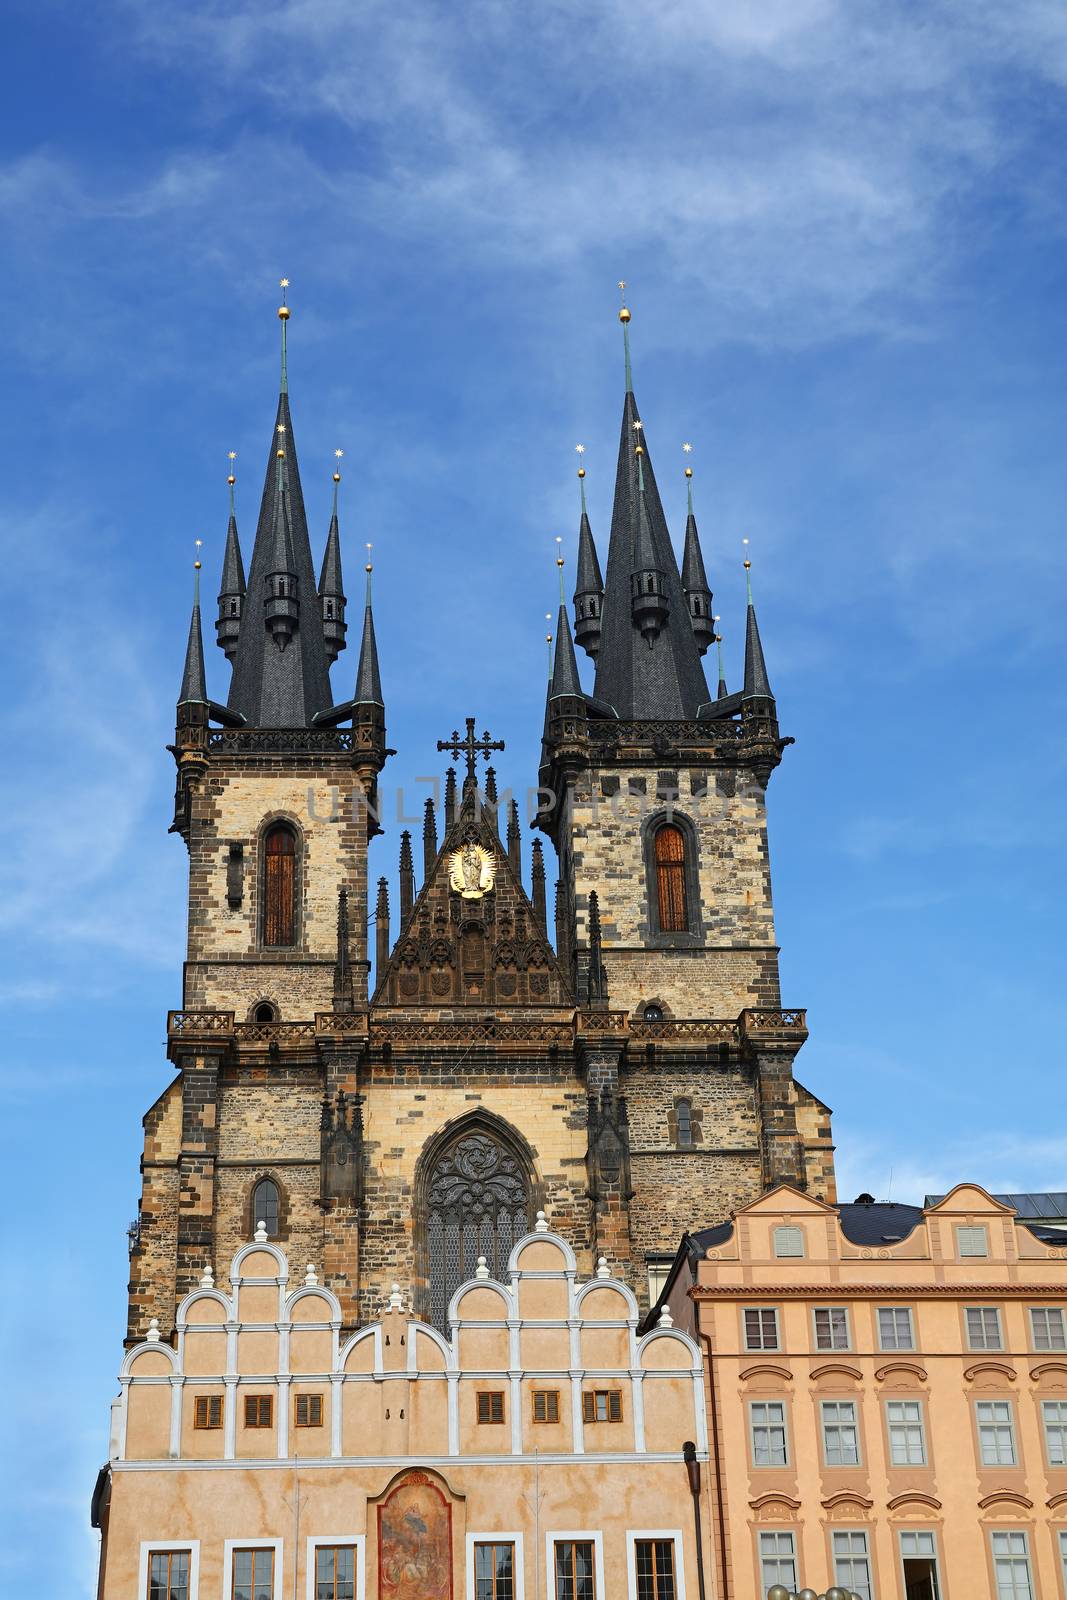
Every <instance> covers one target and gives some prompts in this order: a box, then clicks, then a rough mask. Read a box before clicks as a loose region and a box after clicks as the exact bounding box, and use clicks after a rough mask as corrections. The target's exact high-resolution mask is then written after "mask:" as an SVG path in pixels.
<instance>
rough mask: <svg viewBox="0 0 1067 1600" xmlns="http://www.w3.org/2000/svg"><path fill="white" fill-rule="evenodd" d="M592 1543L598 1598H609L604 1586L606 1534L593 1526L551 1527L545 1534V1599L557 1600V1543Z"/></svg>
mask: <svg viewBox="0 0 1067 1600" xmlns="http://www.w3.org/2000/svg"><path fill="white" fill-rule="evenodd" d="M557 1541H559V1542H560V1543H561V1544H577V1543H579V1542H580V1543H583V1544H591V1545H592V1546H593V1582H594V1583H595V1585H596V1600H608V1595H607V1591H606V1589H605V1588H604V1535H603V1534H602V1533H596V1532H594V1530H593V1529H592V1528H579V1529H578V1531H577V1532H574V1531H573V1530H572V1529H570V1528H550V1529H549V1530H548V1532H547V1533H546V1534H545V1600H555V1595H556V1543H557Z"/></svg>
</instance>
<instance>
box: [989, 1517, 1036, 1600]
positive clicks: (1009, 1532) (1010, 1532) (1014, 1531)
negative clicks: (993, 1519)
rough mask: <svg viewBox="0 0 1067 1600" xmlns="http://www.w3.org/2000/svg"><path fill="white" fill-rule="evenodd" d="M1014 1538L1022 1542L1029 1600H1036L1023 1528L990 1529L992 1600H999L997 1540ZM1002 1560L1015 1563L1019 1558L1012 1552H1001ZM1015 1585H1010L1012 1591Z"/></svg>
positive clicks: (1028, 1539) (1028, 1540) (1027, 1538)
mask: <svg viewBox="0 0 1067 1600" xmlns="http://www.w3.org/2000/svg"><path fill="white" fill-rule="evenodd" d="M1012 1537H1015V1538H1017V1539H1021V1540H1022V1542H1023V1548H1022V1558H1023V1560H1025V1562H1026V1582H1027V1586H1028V1587H1029V1590H1030V1600H1037V1591H1036V1590H1035V1588H1034V1564H1033V1562H1032V1560H1031V1559H1030V1538H1029V1535H1028V1534H1027V1532H1026V1529H1025V1528H990V1530H989V1554H990V1559H991V1560H992V1563H993V1595H994V1600H999V1596H1000V1584H999V1583H998V1582H997V1540H998V1539H1010V1538H1012ZM1002 1559H1004V1560H1006V1561H1017V1560H1018V1559H1019V1556H1018V1555H1017V1554H1016V1553H1015V1552H1014V1551H1012V1550H1008V1551H1006V1552H1002ZM1014 1587H1015V1585H1014V1584H1013V1585H1012V1588H1013V1589H1014Z"/></svg>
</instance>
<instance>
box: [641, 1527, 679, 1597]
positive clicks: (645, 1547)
mask: <svg viewBox="0 0 1067 1600" xmlns="http://www.w3.org/2000/svg"><path fill="white" fill-rule="evenodd" d="M634 1572H635V1575H636V1577H637V1600H675V1593H676V1591H675V1586H674V1540H673V1539H636V1540H635V1541H634Z"/></svg>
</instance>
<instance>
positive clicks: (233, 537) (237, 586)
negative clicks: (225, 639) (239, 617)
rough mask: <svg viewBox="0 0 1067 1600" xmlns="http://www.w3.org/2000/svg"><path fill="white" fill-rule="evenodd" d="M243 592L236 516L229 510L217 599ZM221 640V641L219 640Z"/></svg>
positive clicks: (242, 573) (242, 569)
mask: <svg viewBox="0 0 1067 1600" xmlns="http://www.w3.org/2000/svg"><path fill="white" fill-rule="evenodd" d="M244 592H245V567H244V562H243V561H242V560H241V542H240V540H239V539H238V537H237V518H236V517H235V516H234V514H233V512H232V511H231V512H230V520H229V522H228V523H227V524H226V548H225V551H224V553H223V557H222V583H221V584H220V586H219V599H220V600H221V599H222V598H223V596H225V597H226V598H227V599H228V598H229V597H230V596H231V595H243V594H244ZM220 642H221V641H220Z"/></svg>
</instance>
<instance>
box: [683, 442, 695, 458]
mask: <svg viewBox="0 0 1067 1600" xmlns="http://www.w3.org/2000/svg"><path fill="white" fill-rule="evenodd" d="M682 449H683V450H684V451H685V453H686V455H687V456H689V455H692V453H693V446H692V445H691V444H683V446H682Z"/></svg>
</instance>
